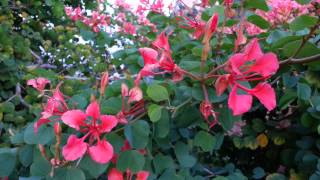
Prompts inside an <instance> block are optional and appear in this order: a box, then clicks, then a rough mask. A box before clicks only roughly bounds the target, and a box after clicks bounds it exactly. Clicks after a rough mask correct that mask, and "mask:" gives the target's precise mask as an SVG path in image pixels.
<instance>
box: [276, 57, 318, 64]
mask: <svg viewBox="0 0 320 180" xmlns="http://www.w3.org/2000/svg"><path fill="white" fill-rule="evenodd" d="M317 60H320V54H316V55H314V56H309V57H305V58H300V59H295V58H289V59H286V60H284V61H281V62H280V66H283V65H290V64H305V63H310V62H313V61H317Z"/></svg>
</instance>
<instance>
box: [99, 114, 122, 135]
mask: <svg viewBox="0 0 320 180" xmlns="http://www.w3.org/2000/svg"><path fill="white" fill-rule="evenodd" d="M100 120H101V130H102V131H103V132H110V131H111V130H112V129H113V128H114V127H116V125H117V124H118V119H117V118H116V117H115V116H109V115H102V116H100Z"/></svg>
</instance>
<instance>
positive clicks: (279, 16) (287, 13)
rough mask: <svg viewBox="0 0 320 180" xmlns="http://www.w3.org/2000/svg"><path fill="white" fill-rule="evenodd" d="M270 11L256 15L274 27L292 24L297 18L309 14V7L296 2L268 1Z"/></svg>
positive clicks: (287, 0) (291, 0)
mask: <svg viewBox="0 0 320 180" xmlns="http://www.w3.org/2000/svg"><path fill="white" fill-rule="evenodd" d="M267 4H268V6H270V11H268V12H265V11H262V10H257V11H256V13H257V14H258V15H260V16H262V17H263V18H265V19H266V20H267V21H268V22H270V23H271V24H272V25H274V26H276V25H278V24H284V23H288V22H291V21H292V20H293V19H294V18H295V17H297V16H300V15H302V14H307V13H308V5H300V4H299V3H297V2H296V1H295V0H267Z"/></svg>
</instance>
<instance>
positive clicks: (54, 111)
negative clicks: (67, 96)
mask: <svg viewBox="0 0 320 180" xmlns="http://www.w3.org/2000/svg"><path fill="white" fill-rule="evenodd" d="M60 85H61V84H58V85H57V87H56V89H55V90H54V91H53V95H52V97H49V98H48V100H47V104H46V105H45V106H44V110H43V111H42V112H41V117H40V119H39V120H38V121H37V122H35V124H34V132H35V133H38V129H39V127H40V126H42V125H43V124H47V123H49V122H51V121H52V120H49V118H50V117H51V116H60V115H62V114H63V113H64V112H66V111H67V110H68V106H67V103H66V102H65V100H64V98H63V94H62V93H61V91H60V89H59V88H60ZM54 122H55V126H56V125H57V123H59V122H58V121H54Z"/></svg>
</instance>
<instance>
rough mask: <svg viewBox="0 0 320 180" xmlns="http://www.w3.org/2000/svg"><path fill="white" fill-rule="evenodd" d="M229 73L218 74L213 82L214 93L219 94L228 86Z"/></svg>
mask: <svg viewBox="0 0 320 180" xmlns="http://www.w3.org/2000/svg"><path fill="white" fill-rule="evenodd" d="M229 77H230V75H223V76H219V77H218V78H217V80H216V82H215V84H214V86H215V88H216V93H217V95H218V96H221V95H222V93H223V92H224V91H225V90H226V89H227V88H228V85H229Z"/></svg>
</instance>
